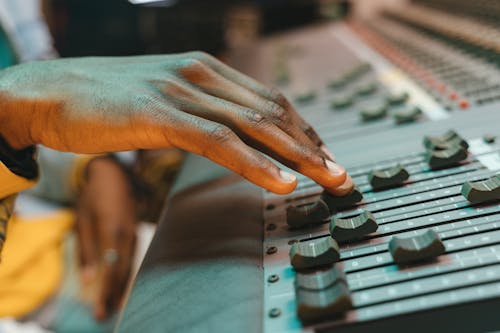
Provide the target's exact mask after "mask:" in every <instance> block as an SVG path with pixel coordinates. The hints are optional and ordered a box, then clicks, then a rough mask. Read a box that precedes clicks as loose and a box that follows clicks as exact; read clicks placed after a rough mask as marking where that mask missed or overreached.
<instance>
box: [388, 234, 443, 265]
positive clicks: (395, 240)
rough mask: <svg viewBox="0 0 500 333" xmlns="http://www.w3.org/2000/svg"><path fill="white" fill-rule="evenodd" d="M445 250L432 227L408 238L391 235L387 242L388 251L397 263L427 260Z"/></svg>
mask: <svg viewBox="0 0 500 333" xmlns="http://www.w3.org/2000/svg"><path fill="white" fill-rule="evenodd" d="M445 250H446V249H445V247H444V244H443V242H442V241H441V239H440V238H439V235H438V234H437V233H436V232H435V231H434V230H432V229H428V230H427V231H426V232H425V233H422V234H420V235H417V236H413V237H409V238H401V237H392V239H391V241H390V242H389V251H390V252H391V255H392V258H393V259H394V262H396V263H398V264H406V263H410V262H414V261H421V260H429V259H432V258H435V257H437V256H439V255H441V254H443V253H444V252H445Z"/></svg>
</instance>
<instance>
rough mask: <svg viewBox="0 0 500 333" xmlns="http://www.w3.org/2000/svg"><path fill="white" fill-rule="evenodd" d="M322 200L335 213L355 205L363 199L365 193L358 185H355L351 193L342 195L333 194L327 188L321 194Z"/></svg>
mask: <svg viewBox="0 0 500 333" xmlns="http://www.w3.org/2000/svg"><path fill="white" fill-rule="evenodd" d="M321 200H322V201H323V202H324V203H326V204H327V206H328V208H329V209H330V212H331V213H335V212H338V211H340V210H342V209H346V208H350V207H353V206H355V205H356V204H357V203H358V202H360V201H361V200H363V194H362V193H361V191H360V190H359V188H357V187H355V188H354V189H353V190H352V191H351V192H350V193H349V194H346V195H344V196H342V197H336V196H333V195H331V194H330V193H328V192H327V191H326V190H325V191H323V193H322V194H321Z"/></svg>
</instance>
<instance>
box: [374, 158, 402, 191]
mask: <svg viewBox="0 0 500 333" xmlns="http://www.w3.org/2000/svg"><path fill="white" fill-rule="evenodd" d="M409 177H410V175H409V174H408V171H406V169H405V168H403V166H402V165H401V164H398V165H396V166H394V167H392V168H389V169H384V170H373V171H371V172H370V173H369V174H368V180H369V182H370V184H371V186H372V188H373V189H374V190H380V189H384V188H389V187H394V186H398V185H401V184H403V183H404V181H405V180H407V179H408V178H409Z"/></svg>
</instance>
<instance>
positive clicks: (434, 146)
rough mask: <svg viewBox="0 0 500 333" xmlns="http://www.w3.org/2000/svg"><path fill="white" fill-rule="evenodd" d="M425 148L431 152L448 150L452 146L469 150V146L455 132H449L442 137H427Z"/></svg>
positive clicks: (425, 138)
mask: <svg viewBox="0 0 500 333" xmlns="http://www.w3.org/2000/svg"><path fill="white" fill-rule="evenodd" d="M423 143H424V147H425V148H427V149H430V150H446V149H449V148H450V147H452V146H455V145H458V146H460V147H462V148H464V149H465V150H467V149H468V148H469V144H468V143H467V141H465V140H464V139H463V138H462V137H461V136H460V135H458V134H457V132H455V131H454V130H449V131H448V132H446V133H445V134H443V135H441V136H425V137H424V141H423Z"/></svg>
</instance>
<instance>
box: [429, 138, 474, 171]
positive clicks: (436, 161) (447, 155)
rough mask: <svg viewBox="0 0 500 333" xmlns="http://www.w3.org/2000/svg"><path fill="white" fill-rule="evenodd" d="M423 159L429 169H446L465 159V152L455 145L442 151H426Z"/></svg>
mask: <svg viewBox="0 0 500 333" xmlns="http://www.w3.org/2000/svg"><path fill="white" fill-rule="evenodd" d="M425 159H426V161H427V163H428V164H429V167H430V168H431V169H442V168H448V167H451V166H454V165H457V164H458V163H460V162H462V161H464V160H466V159H467V151H466V150H465V149H464V148H463V147H461V146H459V145H457V144H455V145H452V146H450V147H448V148H447V149H444V150H427V152H426V156H425Z"/></svg>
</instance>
